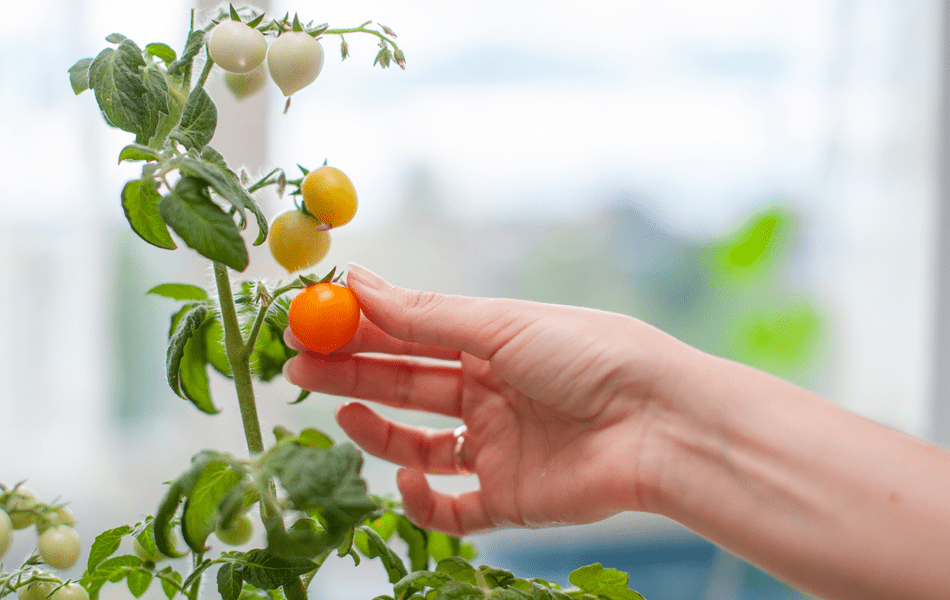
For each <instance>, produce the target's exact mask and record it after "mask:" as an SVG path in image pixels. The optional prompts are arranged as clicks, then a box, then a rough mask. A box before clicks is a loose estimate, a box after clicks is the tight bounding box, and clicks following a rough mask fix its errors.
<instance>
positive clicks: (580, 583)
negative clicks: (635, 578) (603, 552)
mask: <svg viewBox="0 0 950 600" xmlns="http://www.w3.org/2000/svg"><path fill="white" fill-rule="evenodd" d="M568 580H569V581H570V582H571V583H572V584H573V585H576V586H577V587H578V588H580V590H581V591H582V592H585V593H587V594H591V595H593V596H599V597H600V598H603V599H604V600H643V596H641V595H640V594H638V593H637V592H635V591H633V590H631V589H630V588H628V587H627V582H628V581H629V580H630V576H629V575H627V574H626V573H623V572H622V571H618V570H617V569H605V568H604V566H603V565H601V564H600V563H595V564H592V565H588V566H586V567H581V568H579V569H576V570H574V571H573V572H571V574H570V575H569V576H568Z"/></svg>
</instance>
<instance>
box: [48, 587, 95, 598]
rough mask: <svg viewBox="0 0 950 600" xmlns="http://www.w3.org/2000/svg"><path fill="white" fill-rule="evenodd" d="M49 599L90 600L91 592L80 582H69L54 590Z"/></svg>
mask: <svg viewBox="0 0 950 600" xmlns="http://www.w3.org/2000/svg"><path fill="white" fill-rule="evenodd" d="M49 600H89V592H87V591H86V588H84V587H83V586H81V585H80V584H78V583H67V584H66V585H64V586H62V587H61V588H59V589H58V590H56V591H55V592H53V595H52V596H50V598H49Z"/></svg>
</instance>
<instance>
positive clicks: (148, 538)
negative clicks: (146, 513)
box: [132, 517, 158, 556]
mask: <svg viewBox="0 0 950 600" xmlns="http://www.w3.org/2000/svg"><path fill="white" fill-rule="evenodd" d="M132 536H133V537H134V538H135V540H136V541H137V542H138V543H139V545H140V546H142V549H143V550H145V552H146V554H148V555H149V556H151V555H154V554H156V553H158V547H157V546H156V545H155V536H154V535H153V534H152V517H148V518H147V519H146V520H145V522H144V523H142V524H141V527H136V530H135V531H133V532H132Z"/></svg>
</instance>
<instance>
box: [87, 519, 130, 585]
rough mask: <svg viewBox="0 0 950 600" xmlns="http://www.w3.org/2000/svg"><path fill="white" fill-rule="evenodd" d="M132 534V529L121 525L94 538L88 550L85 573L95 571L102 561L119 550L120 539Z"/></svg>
mask: <svg viewBox="0 0 950 600" xmlns="http://www.w3.org/2000/svg"><path fill="white" fill-rule="evenodd" d="M130 533H132V528H131V527H129V526H128V525H122V526H121V527H116V528H115V529H109V530H108V531H103V532H102V533H100V534H99V535H97V536H96V539H95V541H93V542H92V547H91V548H90V549H89V559H88V560H87V561H86V572H87V573H91V572H92V571H95V570H96V567H98V566H99V564H100V563H102V561H104V560H106V559H107V558H109V557H110V556H112V555H113V554H115V552H116V550H118V549H119V544H120V543H121V542H122V538H123V537H125V536H127V535H128V534H130Z"/></svg>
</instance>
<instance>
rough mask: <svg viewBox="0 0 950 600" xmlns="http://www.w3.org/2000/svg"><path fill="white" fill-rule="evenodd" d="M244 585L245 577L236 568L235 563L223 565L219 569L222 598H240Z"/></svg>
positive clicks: (219, 589)
mask: <svg viewBox="0 0 950 600" xmlns="http://www.w3.org/2000/svg"><path fill="white" fill-rule="evenodd" d="M243 587H244V579H242V578H241V575H240V573H238V570H237V569H235V565H234V563H224V564H223V565H221V568H220V569H218V593H219V594H221V600H238V598H239V597H240V596H241V590H242V589H243Z"/></svg>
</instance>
